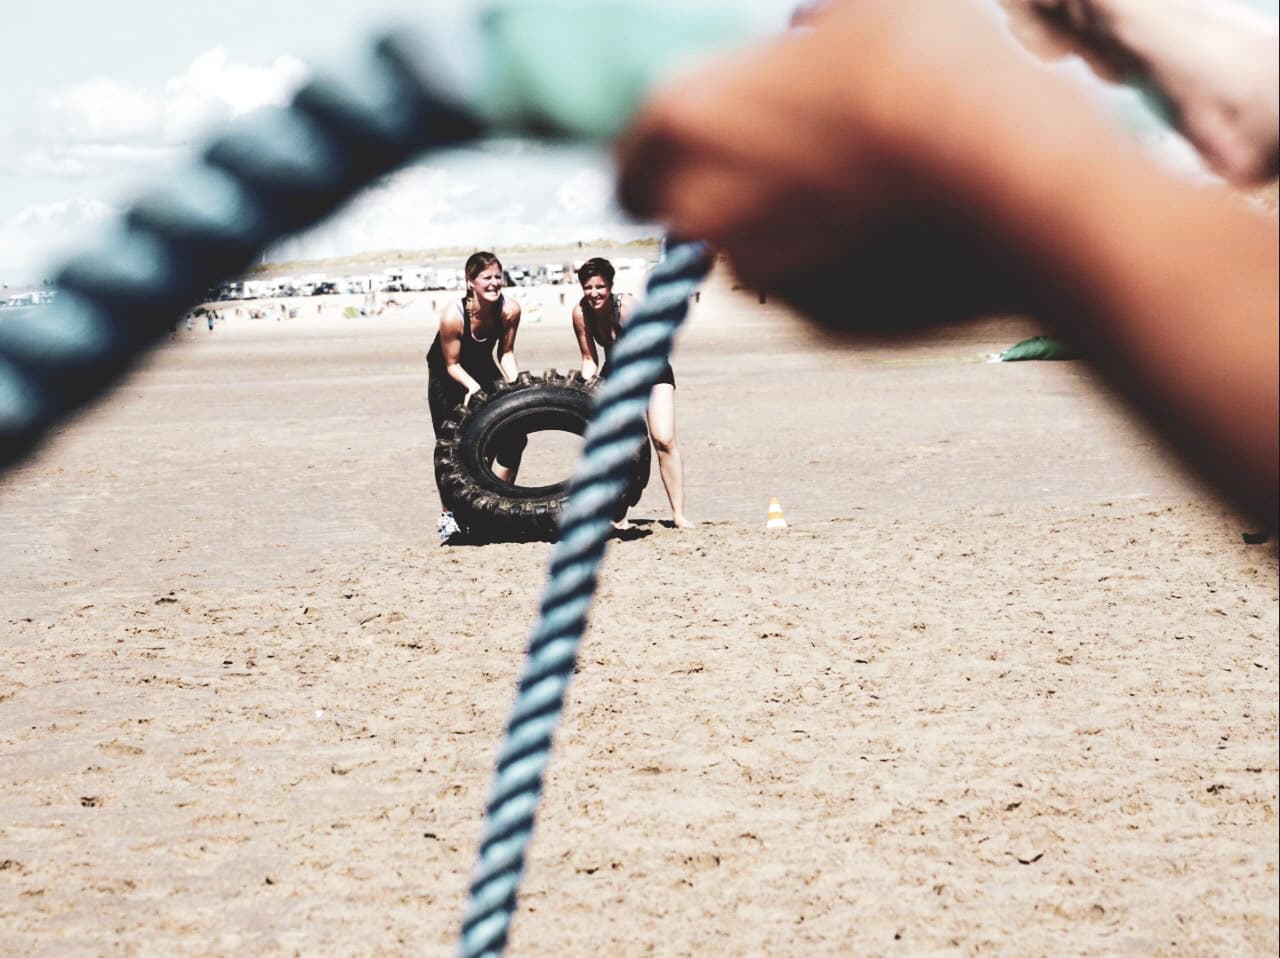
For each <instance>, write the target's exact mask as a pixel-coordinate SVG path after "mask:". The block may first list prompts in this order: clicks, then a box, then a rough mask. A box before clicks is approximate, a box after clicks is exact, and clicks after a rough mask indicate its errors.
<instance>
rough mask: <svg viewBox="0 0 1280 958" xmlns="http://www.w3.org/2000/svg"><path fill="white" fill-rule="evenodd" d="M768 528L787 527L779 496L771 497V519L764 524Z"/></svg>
mask: <svg viewBox="0 0 1280 958" xmlns="http://www.w3.org/2000/svg"><path fill="white" fill-rule="evenodd" d="M764 527H765V528H766V529H785V528H786V527H787V520H786V518H785V517H784V516H783V515H782V503H780V502H778V498H777V496H774V497H772V498H770V499H769V521H768V522H766V523H765V524H764Z"/></svg>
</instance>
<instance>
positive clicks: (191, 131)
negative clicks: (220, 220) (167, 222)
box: [0, 47, 306, 179]
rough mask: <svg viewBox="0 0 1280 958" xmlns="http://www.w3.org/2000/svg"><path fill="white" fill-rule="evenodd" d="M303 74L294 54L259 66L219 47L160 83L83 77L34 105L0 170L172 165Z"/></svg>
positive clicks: (60, 171)
mask: <svg viewBox="0 0 1280 958" xmlns="http://www.w3.org/2000/svg"><path fill="white" fill-rule="evenodd" d="M305 77H306V67H305V66H304V65H303V64H302V62H301V61H300V60H298V59H296V58H294V57H278V58H277V59H276V60H274V61H273V62H272V63H271V64H270V65H268V66H265V67H257V66H250V65H247V64H243V63H237V62H235V61H233V60H231V59H229V57H228V56H227V52H226V50H225V49H224V48H222V47H215V48H213V49H211V50H208V51H206V52H204V53H202V54H200V56H198V57H196V59H195V60H193V61H192V62H191V64H190V65H189V66H188V67H187V68H186V70H185V71H183V73H182V74H181V75H179V76H177V77H174V78H172V79H171V80H169V81H168V82H167V83H166V84H164V85H163V86H162V87H161V88H158V89H145V88H142V87H135V86H129V85H126V84H123V83H120V82H118V81H116V80H112V79H109V78H101V77H100V78H95V79H91V80H86V81H84V82H82V83H77V84H75V85H74V86H71V87H68V88H66V89H64V90H60V91H57V92H56V93H53V94H51V95H49V96H47V97H45V98H44V99H43V101H42V102H40V103H39V104H38V105H37V106H36V108H35V110H34V111H33V113H32V114H31V115H30V116H29V117H28V118H27V120H26V122H25V123H24V124H23V125H22V126H21V128H20V129H19V131H18V132H17V134H16V135H15V136H13V137H11V140H12V141H13V142H11V143H10V144H9V146H8V149H7V150H5V153H6V154H7V155H8V160H7V161H0V163H2V167H0V168H2V169H3V170H4V171H5V172H9V173H16V174H18V175H24V176H47V177H62V178H72V179H76V178H92V177H99V176H102V177H109V176H119V175H120V173H121V171H122V170H129V171H134V172H138V171H145V170H147V169H158V168H162V167H167V166H169V165H171V163H172V161H173V159H174V157H175V156H176V155H177V154H178V152H179V151H181V150H185V149H187V148H189V147H191V146H193V145H194V144H195V143H197V142H199V140H200V139H202V138H203V137H204V136H205V135H206V134H207V133H208V132H209V130H210V129H211V128H213V127H215V126H216V125H217V124H219V123H223V122H225V121H227V120H230V119H232V118H234V117H236V116H239V115H241V114H243V113H247V112H248V111H250V110H253V109H256V108H258V107H260V106H265V105H268V104H280V103H284V102H286V101H287V100H288V98H289V96H291V95H292V93H293V91H294V90H296V89H297V88H298V86H299V85H300V84H301V83H302V82H303V80H304V79H305Z"/></svg>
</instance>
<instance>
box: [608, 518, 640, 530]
mask: <svg viewBox="0 0 1280 958" xmlns="http://www.w3.org/2000/svg"><path fill="white" fill-rule="evenodd" d="M613 527H614V528H615V529H617V530H618V531H619V532H629V531H630V530H632V529H634V528H635V526H634V525H633V524H632V522H631V520H630V519H619V520H618V521H617V522H615V523H614V524H613Z"/></svg>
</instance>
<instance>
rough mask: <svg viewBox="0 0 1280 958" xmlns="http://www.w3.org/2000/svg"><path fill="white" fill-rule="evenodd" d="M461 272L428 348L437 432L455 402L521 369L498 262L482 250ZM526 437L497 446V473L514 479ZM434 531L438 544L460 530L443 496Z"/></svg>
mask: <svg viewBox="0 0 1280 958" xmlns="http://www.w3.org/2000/svg"><path fill="white" fill-rule="evenodd" d="M463 273H464V275H465V276H466V282H467V290H466V294H465V295H464V296H463V297H462V299H460V300H458V301H456V302H450V303H446V304H445V305H444V307H443V308H442V309H441V310H440V313H439V320H440V331H439V332H438V333H436V338H435V341H434V342H432V344H431V349H430V351H429V352H428V353H427V369H428V371H429V373H430V376H429V379H428V383H427V401H428V404H429V405H430V407H431V428H432V431H433V432H434V433H435V435H436V436H437V437H439V435H440V427H441V426H442V425H443V423H444V420H445V417H446V416H448V414H449V413H450V412H451V411H452V410H453V408H454V407H455V406H457V405H458V404H459V403H462V404H463V405H466V404H467V403H469V402H470V401H471V398H472V397H473V396H474V395H475V394H476V393H478V392H480V391H481V390H484V391H486V392H488V391H492V389H493V387H494V386H495V385H496V384H497V382H498V381H499V379H500V378H501V379H506V380H508V381H510V380H512V379H515V378H516V376H517V375H519V373H520V367H519V366H518V365H517V363H516V354H515V344H516V332H517V331H518V330H519V328H520V304H519V303H518V302H516V301H515V299H514V298H512V297H510V296H507V295H505V294H504V293H503V291H502V286H503V269H502V263H501V262H499V260H498V257H497V256H495V255H494V254H493V253H490V252H488V251H483V250H482V251H480V252H477V253H472V254H471V256H469V257H468V258H467V263H466V267H465V268H464V269H463ZM525 443H526V437H524V436H519V435H517V436H513V437H511V438H510V439H508V440H507V441H506V442H504V443H502V444H501V445H500V446H499V448H498V452H497V455H496V456H495V458H494V461H493V465H492V469H493V474H494V476H495V477H496V478H498V479H499V480H501V481H503V482H515V479H516V473H517V472H518V471H519V469H520V457H521V456H522V455H523V453H524V447H525ZM437 485H438V484H437ZM439 531H440V544H441V545H444V544H445V543H446V542H448V541H449V540H450V539H451V538H453V537H454V536H456V535H458V534H459V533H461V531H462V530H461V529H460V528H459V526H458V522H457V520H456V519H455V518H454V516H453V513H452V512H450V511H449V509H448V507H447V506H446V505H445V504H444V501H443V499H441V503H440V522H439Z"/></svg>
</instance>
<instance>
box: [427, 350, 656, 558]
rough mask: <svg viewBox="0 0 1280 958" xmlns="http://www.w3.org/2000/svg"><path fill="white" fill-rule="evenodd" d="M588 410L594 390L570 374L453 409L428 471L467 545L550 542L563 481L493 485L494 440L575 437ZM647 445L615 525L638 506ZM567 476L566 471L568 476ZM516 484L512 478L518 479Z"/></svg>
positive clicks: (525, 380) (510, 385)
mask: <svg viewBox="0 0 1280 958" xmlns="http://www.w3.org/2000/svg"><path fill="white" fill-rule="evenodd" d="M594 404H595V384H594V383H591V382H588V381H587V380H585V379H583V378H582V375H581V374H580V373H577V372H573V373H569V374H567V375H564V374H561V373H559V372H557V371H556V370H554V369H549V370H547V371H546V372H544V373H543V374H542V375H541V376H535V375H533V374H531V373H521V374H520V375H519V376H518V377H517V378H516V379H515V380H513V381H512V382H500V383H498V385H497V386H496V387H495V389H494V391H493V392H492V393H491V394H490V393H485V392H480V393H477V394H476V395H475V396H474V397H472V400H471V402H470V404H468V405H467V406H466V407H464V406H462V405H461V404H459V405H457V406H455V407H454V408H453V410H452V411H451V412H450V413H449V415H448V417H446V419H445V422H444V425H443V426H442V428H441V430H440V435H439V436H438V437H437V440H436V450H435V468H436V479H437V482H438V484H439V486H440V496H441V499H442V500H443V501H444V506H445V508H446V509H450V510H451V511H452V512H453V515H454V518H456V519H457V520H458V522H459V523H460V524H461V526H462V528H463V531H464V534H465V537H466V540H467V541H474V542H485V541H494V540H500V541H530V540H543V541H551V540H554V539H555V538H556V530H557V527H558V524H559V521H560V510H561V509H562V508H563V507H564V503H565V499H567V498H568V495H569V481H568V480H567V479H566V480H564V481H562V482H556V483H552V484H550V485H544V486H521V485H518V484H514V483H509V482H504V481H502V480H500V479H498V478H497V477H496V476H495V475H494V474H493V470H492V468H491V464H492V463H493V457H494V450H495V449H496V448H500V443H499V442H498V441H497V440H498V439H499V437H501V436H503V435H504V434H508V433H509V432H510V431H516V432H519V433H522V434H524V435H528V434H530V433H534V432H545V431H561V432H569V433H573V434H575V435H578V436H581V435H583V434H584V433H585V432H586V431H587V423H588V422H590V420H591V412H592V408H593V406H594ZM649 467H650V452H649V443H648V442H647V441H646V442H644V443H642V444H641V446H640V449H639V450H638V451H637V452H636V455H635V458H634V459H633V461H632V469H631V472H630V475H629V478H628V482H627V488H626V490H625V492H624V495H623V498H622V501H621V502H620V503H619V505H618V511H617V512H616V514H615V516H616V518H621V517H622V516H623V515H625V514H626V511H627V509H629V508H630V507H631V506H633V505H635V504H636V503H637V502H638V501H639V500H640V494H641V493H642V492H643V491H644V487H645V485H646V484H647V483H648V481H649ZM568 471H570V470H566V472H568ZM518 478H519V476H517V479H518Z"/></svg>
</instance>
